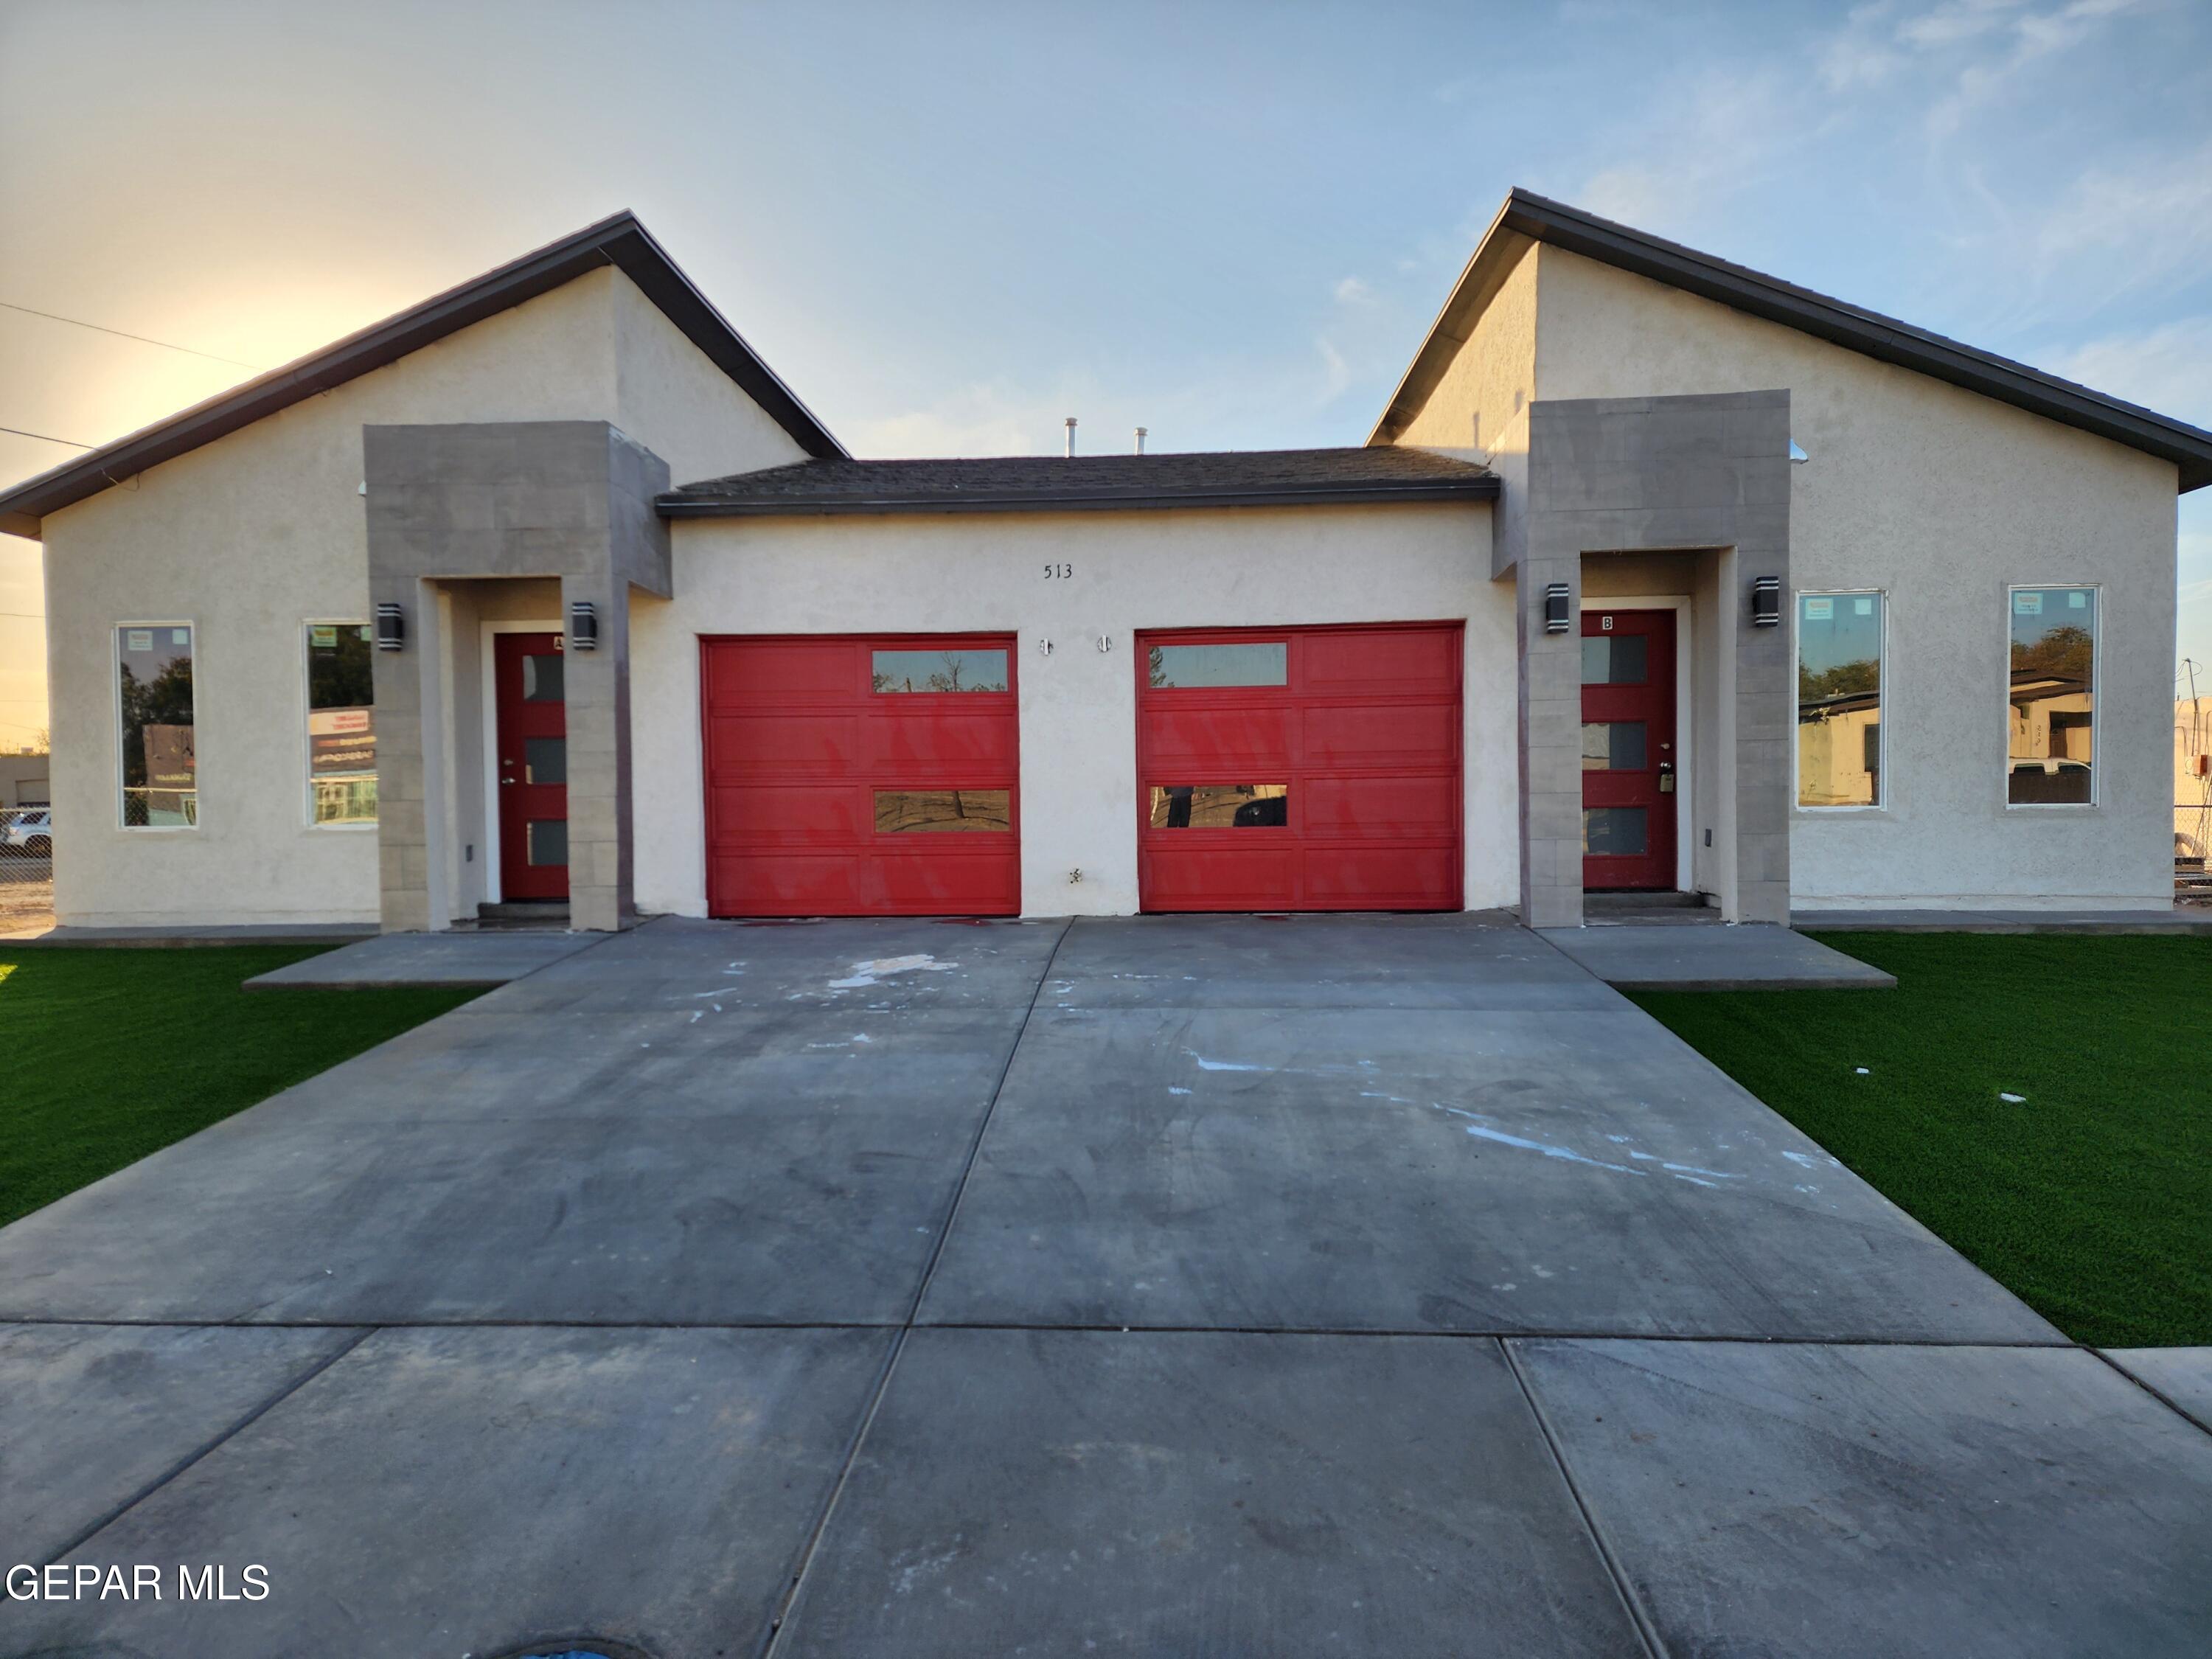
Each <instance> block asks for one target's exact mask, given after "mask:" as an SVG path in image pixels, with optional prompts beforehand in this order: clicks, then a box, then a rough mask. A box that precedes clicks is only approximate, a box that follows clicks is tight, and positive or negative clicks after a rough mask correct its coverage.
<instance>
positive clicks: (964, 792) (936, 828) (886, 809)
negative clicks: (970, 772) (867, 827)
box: [875, 789, 1014, 836]
mask: <svg viewBox="0 0 2212 1659" xmlns="http://www.w3.org/2000/svg"><path fill="white" fill-rule="evenodd" d="M1013 799H1014V797H1013V792H1012V790H1010V789H878V790H877V791H876V819H875V821H876V833H877V834H878V835H879V836H908V835H935V834H944V833H948V832H949V833H953V834H964V833H980V834H998V835H1006V834H1007V833H1008V832H1010V831H1011V830H1012V829H1013V827H1014V820H1013Z"/></svg>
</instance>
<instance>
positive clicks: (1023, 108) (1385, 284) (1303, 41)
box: [0, 0, 2212, 747]
mask: <svg viewBox="0 0 2212 1659" xmlns="http://www.w3.org/2000/svg"><path fill="white" fill-rule="evenodd" d="M1516 184H1517V185H1526V186H1528V188H1530V189H1533V190H1535V191H1541V192H1542V193H1543V194H1546V195H1549V196H1553V197H1559V198H1560V199H1563V200H1565V201H1568V202H1571V203H1574V204H1577V205H1579V206H1582V207H1584V208H1588V209H1589V210H1593V211H1595V212H1598V213H1601V214H1604V215H1607V216H1610V217H1613V218H1616V219H1620V220H1621V221H1624V222H1627V223H1629V224H1632V225H1635V226H1637V227H1638V228H1643V229H1646V230H1650V231H1654V232H1656V233H1659V234H1662V235H1666V236H1669V237H1672V238H1674V239H1676V240H1680V241H1685V242H1687V243H1689V244H1691V245H1692V246H1696V247H1699V248H1702V249H1705V250H1706V251H1708V252H1714V253H1717V254H1720V255H1723V256H1724V257H1726V258H1731V259H1735V260H1737V261H1739V262H1741V263H1742V264H1748V265H1751V266H1753V267H1755V268H1757V269H1759V270H1765V271H1769V272H1771V273H1773V274H1775V275H1778V276H1784V277H1787V278H1789V279H1790V280H1792V281H1795V282H1797V283H1803V284H1805V285H1807V286H1808V287H1811V288H1814V289H1819V290H1820V291H1822V292H1824V293H1827V294H1832V295H1838V296H1839V297H1841V298H1844V299H1846V300H1850V301H1855V302H1857V303H1858V304H1861V305H1864V306H1869V307H1874V308H1875V309H1876V310H1879V311H1884V312H1887V313H1891V314H1893V315H1895V316H1899V317H1902V318H1904V319H1907V320H1908V321H1911V322H1913V323H1916V324H1918V325H1921V326H1923V327H1926V328H1932V329H1934V330H1936V331H1939V332H1941V333H1944V334H1948V335H1950V336H1953V337H1956V338H1959V339H1962V340H1965V341H1967V342H1969V343H1972V344H1975V345H1978V346H1981V347H1984V348H1987V349H1991V350H1995V351H1998V352H2002V353H2003V354H2005V355H2007V356H2013V357H2016V358H2019V359H2021V360H2023V361H2025V362H2030V363H2033V364H2035V365H2037V366H2038V367H2040V368H2046V369H2050V370H2051V371H2054V372H2056V373H2058V374H2064V375H2067V376H2069V377H2071V378H2074V379H2077V380H2083V381H2086V382H2087V383H2088V384H2089V385H2092V386H2096V387H2097V388H2099V389H2100V390H2102V391H2106V392H2112V393H2115V394H2117V395H2118V396H2121V397H2124V398H2130V399H2131V400H2134V401H2136V402H2139V403H2143V404H2148V405H2149V406H2151V407H2152V408H2154V409H2157V410H2160V411H2162V412H2165V413H2167V414H2172V415H2175V416H2180V417H2182V418H2184V419H2186V420H2190V421H2192V422H2196V423H2197V424H2199V425H2203V426H2208V427H2212V4H2207V3H2205V0H1877V3H1871V4H1865V5H1859V6H1853V7H1848V8H1847V7H1843V6H1833V5H1816V4H1796V5H1792V4H1787V3H1770V0H1758V3H1740V4H1718V3H1716V4H1699V3H1694V0H1669V3H1664V4H1653V5H1644V4H1628V3H1612V0H1558V3H1553V4H1548V5H1544V4H1534V3H1499V4H1485V3H1480V0H1459V3H1455V4H1450V5H1443V6H1423V5H1419V4H1379V3H1375V0H1364V3H1344V4H1334V3H1323V0H1179V3H1170V4H1158V5H1156V4H1151V3H1146V0H1120V3H1117V4H1115V5H1113V6H1110V7H1101V6H1081V7H1079V6H1076V5H1073V4H1056V3H1050V0H1021V3H1009V4H996V3H984V0H975V3H938V0H904V3H899V4H891V5H882V6H876V5H868V4H854V3H847V4H841V5H836V6H830V5H823V4H779V5H764V6H761V5H732V4H720V5H707V4H684V3H651V0H625V3H623V4H621V5H609V4H606V3H605V0H590V3H588V4H568V3H563V0H527V3H500V0H483V3H477V4H473V5H464V4H458V3H453V0H441V3H435V4H417V3H412V0H376V3H374V4H373V5H372V4H366V3H356V4H349V5H343V6H340V5H333V4H306V5H303V4H301V3H299V0H283V3H279V4H258V3H248V0H239V3H196V0H162V3H103V0H0V225H4V226H5V234H0V302H4V304H5V305H7V306H12V307H28V308H29V310H30V311H36V312H47V313H55V314H57V315H59V316H64V317H68V318H72V319H77V320H78V321H79V322H82V323H89V324H94V325H100V327H103V328H106V329H110V330H116V331H121V332H123V333H125V334H132V335H140V336H144V337H147V338H149V339H151V340H155V341H161V342H166V343H168V344H170V345H173V346H179V347H185V348H189V349H191V351H193V352H197V353H203V354H207V355H205V356H191V355H188V354H187V353H186V352H185V351H179V350H171V349H164V348H163V347H162V346H160V345H153V344H146V343H141V342H138V341H133V340H129V339H125V338H120V337H117V336H116V335H113V334H103V333H100V332H96V331H94V330H93V329H89V328H85V327H81V326H76V325H72V324H70V323H64V322H57V321H53V320H51V319H48V318H44V317H38V316H33V315H30V314H27V312H25V311H22V310H9V309H0V427H9V428H19V429H21V430H23V431H27V432H33V433H37V434H40V435H43V436H44V437H45V438H55V439H67V440H73V441H76V442H79V443H83V444H96V443H100V442H103V441H106V440H108V439H111V438H113V437H116V436H118V435H121V434H123V433H125V432H127V431H130V430H131V429H133V428H137V427H139V426H142V425H143V424H145V423H147V422H150V421H153V420H155V419H158V418H160V417H161V416H164V415H167V414H168V413H170V412H172V411H173V410H176V409H178V408H179V407H182V406H183V405H185V404H188V403H191V402H192V401H195V400H197V399H198V398H203V397H206V396H208V395H209V394H210V393H212V392H217V391H220V390H221V389H222V388H223V387H224V386H228V385H230V384H233V383H234V382H235V381H236V380H239V379H240V378H243V377H244V376H245V375H246V374H247V373H249V372H250V371H249V370H248V369H246V368H241V367H240V366H239V365H240V364H250V365H253V366H255V367H268V366H271V365H274V364H276V363H279V362H285V361H287V360H289V359H290V358H292V357H295V356H299V355H301V354H302V353H304V352H307V351H309V350H312V349H315V348H316V347H318V346H320V345H322V344H324V343H327V342H328V341H330V340H331V339H333V338H335V337H337V336H339V335H341V334H343V333H345V332H348V331H351V330H353V329H356V328H358V327H361V326H362V325H365V324H367V323H369V322H373V321H374V320H375V319H378V318H380V317H382V316H385V315H387V314H389V313H392V312H394V311H398V310H400V309H402V308H404V307H407V306H409V305H411V304H413V303H415V302H416V301H419V300H421V299H423V298H425V297H426V296H428V295H430V294H432V293H435V292H436V291H437V290H439V289H443V288H446V287H447V286H450V285H451V284H453V283H456V282H459V281H462V280H464V279H465V278H467V277H469V276H473V275H475V274H477V273H478V272H480V271H482V270H486V269H488V268H489V267H491V266H493V265H496V264H501V263H503V262H505V261H506V260H507V259H510V258H513V257H514V256H515V255H517V254H519V253H520V252H524V251H526V250H527V249H529V248H532V247H534V246H538V245H540V244H542V243H544V242H547V241H550V240H554V239H555V238H556V237H559V236H561V235H563V234H566V233H568V232H569V231H571V230H574V229H575V228H578V227H580V226H581V225H583V224H586V223H587V222H591V221H592V220H593V219H596V218H599V217H600V216H604V215H605V214H607V213H611V212H612V211H615V210H617V209H621V208H630V209H633V210H635V211H636V212H637V213H638V214H639V215H640V216H641V217H642V218H643V219H644V221H645V222H646V224H647V226H648V227H649V228H651V229H652V231H653V234H654V235H655V236H656V237H658V238H659V240H660V241H661V242H662V243H663V245H664V246H666V247H667V248H668V249H669V251H670V252H671V253H672V254H673V255H674V257H675V258H677V260H678V262H679V263H680V264H683V266H684V269H685V270H687V271H689V272H690V275H691V276H692V278H693V280H694V281H695V282H696V283H698V284H699V286H700V287H701V288H702V289H703V290H704V291H705V292H706V293H707V294H708V296H709V297H710V298H712V299H713V300H714V301H715V303H716V304H717V305H718V306H719V307H720V308H721V310H722V311H723V313H725V314H726V316H728V317H729V318H730V319H732V322H734V323H735V324H736V325H737V326H738V329H739V330H740V331H742V332H744V334H745V336H746V337H747V338H748V339H750V341H751V343H753V345H754V346H755V347H756V348H757V349H758V350H759V351H760V352H761V353H762V355H763V356H764V357H766V358H767V360H768V361H769V362H770V363H771V364H772V365H773V366H774V367H775V369H776V370H777V372H778V373H779V374H781V375H782V377H783V378H784V380H786V381H787V383H789V384H790V385H791V386H793V388H794V389H795V390H796V391H797V392H799V396H800V397H801V398H804V399H805V401H806V402H807V404H809V406H810V407H811V408H812V409H813V410H814V411H815V412H816V414H817V415H818V416H821V417H822V419H823V421H824V422H826V423H827V424H828V426H829V428H830V429H831V430H832V431H833V432H835V433H836V434H837V435H838V436H839V437H840V438H842V440H843V441H844V442H845V443H846V445H847V446H848V447H849V448H850V449H852V450H853V451H854V453H856V454H864V455H925V454H1007V453H1051V452H1053V451H1055V450H1057V449H1058V448H1059V447H1060V443H1061V441H1062V439H1063V430H1062V428H1061V424H1060V422H1061V420H1062V418H1063V417H1064V416H1068V415H1075V416H1079V417H1080V419H1081V422H1082V426H1081V428H1079V441H1080V442H1081V444H1082V446H1083V447H1085V448H1086V449H1115V450H1119V449H1121V448H1123V447H1126V446H1127V444H1128V442H1129V437H1130V428H1132V427H1133V426H1137V425H1143V426H1146V427H1147V428H1150V431H1151V438H1150V447H1152V448H1153V449H1211V448H1259V447H1274V446H1297V445H1319V444H1355V443H1358V442H1360V441H1363V440H1364V438H1365V437H1366V435H1367V432H1368V430H1369V428H1370V427H1371V425H1372V424H1373V422H1374V420H1375V418H1376V415H1377V414H1378V413H1379V412H1380V411H1381V410H1382V408H1383V404H1384V403H1385V401H1386V400H1387V398H1388V396H1389V392H1390V390H1391V388H1392V386H1394V385H1395V382H1396V380H1397V378H1398V376H1399V375H1400V374H1401V373H1402V372H1403V370H1404V368H1405V367H1406V364H1407V361H1408V360H1409V359H1410V358H1411V356H1412V355H1413V350H1414V349H1415V347H1416V346H1417V345H1418V344H1419V342H1420V339H1421V337H1422V335H1423V333H1424V332H1425V330H1426V328H1427V326H1428V325H1429V323H1430V321H1431V319H1432V318H1433V317H1434V315H1435V313H1436V310H1437V307H1438V306H1439V305H1440V304H1441V303H1442V302H1443V299H1444V296H1445V295H1446V294H1447V293H1448V292H1449V289H1450V287H1451V283H1452V281H1453V279H1454V277H1455V276H1456V275H1457V273H1458V271H1459V269H1460V267H1461V266H1462V264H1463V263H1464V262H1465V260H1466V258H1467V256H1468V253H1469V252H1471V251H1472V250H1473V248H1474V243H1475V241H1476V240H1477V239H1478V238H1479V236H1480V234H1481V230H1482V228H1483V226H1484V225H1485V224H1486V222H1488V220H1489V218H1490V217H1491V216H1492V214H1493V213H1494V212H1495V210H1496V209H1497V206H1498V202H1499V200H1500V198H1501V197H1503V196H1504V193H1505V191H1507V190H1508V189H1509V188H1510V187H1511V186H1512V185H1516ZM214 359H232V360H235V361H234V362H218V361H213V360H214ZM76 453H81V452H79V451H76V450H73V449H70V448H68V447H64V446H63V445H60V444H56V443H52V442H46V441H41V440H40V439H33V438H26V437H18V436H14V435H8V434H4V433H0V483H6V482H12V481H14V480H15V479H18V478H21V477H28V476H30V475H31V474H33V473H35V472H39V471H45V470H46V468H48V467H50V466H52V465H57V464H58V463H59V462H61V461H63V460H64V459H67V458H68V457H70V455H72V454H76ZM2180 536H2181V545H2180V583H2181V599H2182V640H2181V647H2182V649H2183V651H2184V652H2185V653H2187V654H2189V655H2191V656H2192V657H2194V658H2195V659H2197V662H2198V663H2200V664H2203V665H2212V489H2206V490H2203V491H2201V492H2199V493H2198V494H2197V495H2191V496H2186V497H2184V498H2183V500H2182V502H2181V507H2180ZM41 605H42V601H41V598H40V573H39V563H38V550H37V548H36V546H35V545H34V544H31V543H27V542H25V541H22V540H21V539H18V538H10V537H0V747H13V746H15V745H16V744H18V743H21V742H22V741H26V740H27V739H29V738H31V737H32V736H33V733H34V732H35V731H36V730H37V729H38V728H40V727H42V726H45V724H46V714H45V702H44V683H43V672H42V667H41V662H40V659H41V656H42V652H43V647H42V645H41V642H40V641H41V628H40V623H39V621H38V620H37V619H36V618H37V617H38V616H39V614H40V610H41ZM2200 678H2201V679H2203V681H2204V682H2205V683H2207V684H2212V668H2208V669H2205V670H2203V671H2200Z"/></svg>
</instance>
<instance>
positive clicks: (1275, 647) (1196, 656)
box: [1146, 640, 1291, 691]
mask: <svg viewBox="0 0 2212 1659" xmlns="http://www.w3.org/2000/svg"><path fill="white" fill-rule="evenodd" d="M1290 652H1291V648H1290V647H1289V646H1288V645H1287V644H1285V642H1284V641H1281V640H1270V641H1261V642H1260V643H1257V644H1250V645H1156V646H1153V647H1152V648H1151V650H1150V652H1149V653H1147V659H1146V669H1147V670H1148V671H1149V672H1148V675H1147V678H1148V680H1149V683H1150V684H1151V686H1152V690H1155V691H1171V690H1192V689H1194V688H1196V687H1200V686H1207V685H1286V684H1289V683H1290Z"/></svg>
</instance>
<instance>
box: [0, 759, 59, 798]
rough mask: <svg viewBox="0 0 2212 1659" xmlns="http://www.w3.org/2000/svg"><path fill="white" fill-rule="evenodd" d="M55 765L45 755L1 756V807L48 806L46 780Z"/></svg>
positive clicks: (49, 795)
mask: <svg viewBox="0 0 2212 1659" xmlns="http://www.w3.org/2000/svg"><path fill="white" fill-rule="evenodd" d="M51 766H52V761H51V759H50V758H49V757H47V756H46V754H44V753H43V752H42V753H39V754H32V753H30V752H28V751H25V752H23V753H21V754H16V755H0V807H5V806H45V805H49V804H50V803H51V800H52V794H51V791H50V789H49V787H48V785H47V781H46V779H47V774H48V770H49V769H50V767H51Z"/></svg>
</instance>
